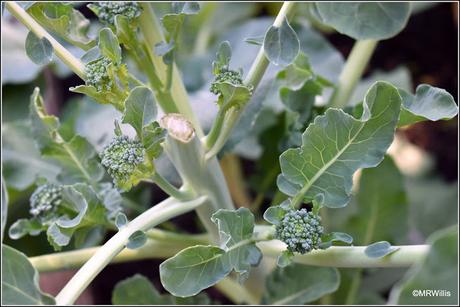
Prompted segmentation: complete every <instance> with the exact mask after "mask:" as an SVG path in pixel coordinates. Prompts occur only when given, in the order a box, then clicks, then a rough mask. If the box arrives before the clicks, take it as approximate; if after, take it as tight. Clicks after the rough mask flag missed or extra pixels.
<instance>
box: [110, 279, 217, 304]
mask: <svg viewBox="0 0 460 307" xmlns="http://www.w3.org/2000/svg"><path fill="white" fill-rule="evenodd" d="M209 302H210V300H209V298H208V296H207V295H206V294H204V293H202V294H199V295H197V296H193V297H189V298H186V299H184V298H179V297H175V296H172V295H168V294H163V295H162V294H160V293H159V292H158V290H157V289H156V288H155V287H154V286H153V285H152V283H151V282H150V281H149V280H148V279H147V278H146V277H144V276H142V275H140V274H136V275H134V276H132V277H129V278H126V279H125V280H122V281H120V282H119V283H118V284H117V285H116V286H115V288H114V290H113V292H112V304H113V305H207V304H209Z"/></svg>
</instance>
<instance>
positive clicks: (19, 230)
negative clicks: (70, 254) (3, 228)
mask: <svg viewBox="0 0 460 307" xmlns="http://www.w3.org/2000/svg"><path fill="white" fill-rule="evenodd" d="M43 230H45V228H44V226H43V225H42V224H41V223H40V221H39V220H38V219H34V218H32V219H19V220H17V221H16V222H14V223H13V224H12V225H11V226H10V229H8V235H9V237H10V238H11V239H13V240H17V239H20V238H22V237H23V236H25V235H30V236H36V235H38V234H39V233H40V232H42V231H43Z"/></svg>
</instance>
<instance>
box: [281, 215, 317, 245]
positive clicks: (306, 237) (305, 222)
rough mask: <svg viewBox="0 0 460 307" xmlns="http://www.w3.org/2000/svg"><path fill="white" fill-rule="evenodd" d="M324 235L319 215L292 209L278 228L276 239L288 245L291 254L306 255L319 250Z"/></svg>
mask: <svg viewBox="0 0 460 307" xmlns="http://www.w3.org/2000/svg"><path fill="white" fill-rule="evenodd" d="M322 234H323V227H322V226H321V218H320V217H319V216H318V215H315V214H314V213H313V212H308V211H307V210H306V209H300V210H294V209H291V210H289V211H288V212H286V215H285V216H284V217H283V219H282V220H281V222H280V223H279V224H278V225H277V226H276V232H275V237H276V238H277V239H279V240H281V241H283V242H284V243H286V244H287V246H288V247H287V248H288V250H289V251H290V252H298V253H301V254H305V253H308V252H310V251H311V250H313V249H318V248H319V244H320V243H321V235H322Z"/></svg>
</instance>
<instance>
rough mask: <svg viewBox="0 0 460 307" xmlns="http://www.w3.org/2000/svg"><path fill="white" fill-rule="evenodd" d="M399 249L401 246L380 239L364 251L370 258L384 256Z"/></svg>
mask: <svg viewBox="0 0 460 307" xmlns="http://www.w3.org/2000/svg"><path fill="white" fill-rule="evenodd" d="M398 249H399V247H395V246H391V244H390V243H388V242H387V241H380V242H375V243H372V244H371V245H369V246H367V247H366V249H365V250H364V253H365V254H366V256H367V257H369V258H382V257H385V256H386V255H389V254H392V253H394V252H396V251H397V250H398Z"/></svg>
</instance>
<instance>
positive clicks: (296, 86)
mask: <svg viewBox="0 0 460 307" xmlns="http://www.w3.org/2000/svg"><path fill="white" fill-rule="evenodd" d="M313 78H314V73H313V71H312V69H311V66H310V62H309V61H308V57H307V56H306V55H305V53H303V52H299V54H298V55H297V57H296V58H295V61H294V62H292V63H291V64H289V65H288V66H286V68H284V69H283V70H281V71H280V72H279V73H278V74H277V79H280V80H283V81H284V83H283V86H284V87H286V88H288V89H290V90H293V91H297V90H300V89H301V88H302V87H303V86H304V84H305V82H307V81H309V80H312V79H313Z"/></svg>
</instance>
